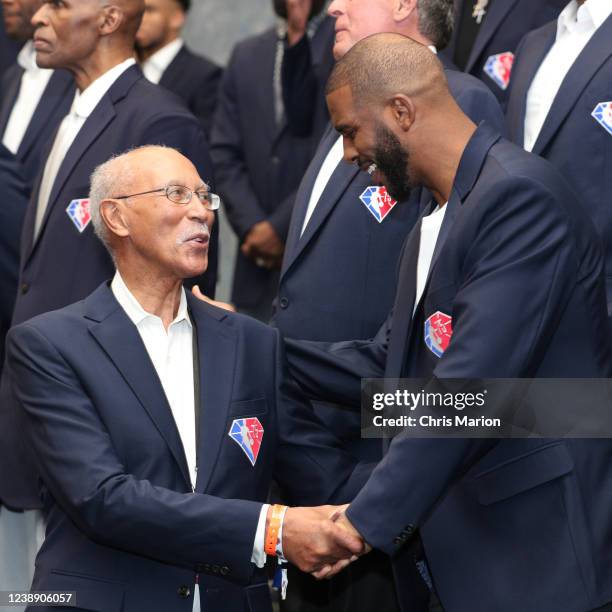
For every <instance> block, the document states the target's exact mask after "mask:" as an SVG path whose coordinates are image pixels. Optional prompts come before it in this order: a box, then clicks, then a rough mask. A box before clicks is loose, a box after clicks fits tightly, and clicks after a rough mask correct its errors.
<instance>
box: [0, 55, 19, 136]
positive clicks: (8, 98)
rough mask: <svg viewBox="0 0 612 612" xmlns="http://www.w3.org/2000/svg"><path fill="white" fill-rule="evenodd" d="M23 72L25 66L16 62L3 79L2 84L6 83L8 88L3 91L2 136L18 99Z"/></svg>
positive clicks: (0, 115) (0, 118) (0, 130)
mask: <svg viewBox="0 0 612 612" xmlns="http://www.w3.org/2000/svg"><path fill="white" fill-rule="evenodd" d="M23 73H24V70H23V68H22V67H21V66H19V64H16V65H15V66H13V67H12V68H9V70H7V72H6V73H5V75H4V78H3V79H2V84H3V85H4V84H5V83H6V90H5V91H4V92H3V93H2V106H0V136H2V135H4V132H5V130H6V125H7V123H8V120H9V118H10V116H11V111H12V110H13V106H14V105H15V102H16V100H17V95H18V94H19V87H20V86H21V77H22V76H23Z"/></svg>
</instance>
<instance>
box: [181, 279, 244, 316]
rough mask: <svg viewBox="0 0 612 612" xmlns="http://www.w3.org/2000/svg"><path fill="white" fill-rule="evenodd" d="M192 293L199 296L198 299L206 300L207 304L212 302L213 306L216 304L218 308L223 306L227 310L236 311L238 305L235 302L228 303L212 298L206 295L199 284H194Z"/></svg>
mask: <svg viewBox="0 0 612 612" xmlns="http://www.w3.org/2000/svg"><path fill="white" fill-rule="evenodd" d="M191 293H192V294H193V295H194V297H197V298H198V300H201V301H202V302H206V303H207V304H211V305H212V306H216V307H217V308H221V309H223V310H227V311H229V312H236V307H235V306H234V305H233V304H228V303H227V302H218V301H217V300H211V299H210V298H209V297H206V296H205V295H204V294H203V293H202V292H201V291H200V288H199V287H198V286H197V285H194V286H193V288H192V289H191Z"/></svg>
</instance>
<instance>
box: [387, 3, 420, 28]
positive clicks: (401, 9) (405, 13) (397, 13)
mask: <svg viewBox="0 0 612 612" xmlns="http://www.w3.org/2000/svg"><path fill="white" fill-rule="evenodd" d="M416 8H417V0H393V21H394V22H395V23H400V22H402V21H404V20H405V19H408V17H410V16H411V15H413V14H415V15H416Z"/></svg>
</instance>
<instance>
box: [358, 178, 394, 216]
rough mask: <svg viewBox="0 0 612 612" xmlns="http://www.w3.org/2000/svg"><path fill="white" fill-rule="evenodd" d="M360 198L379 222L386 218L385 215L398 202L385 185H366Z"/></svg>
mask: <svg viewBox="0 0 612 612" xmlns="http://www.w3.org/2000/svg"><path fill="white" fill-rule="evenodd" d="M359 199H360V200H361V201H362V202H363V203H364V204H365V206H366V208H367V209H368V210H369V211H370V212H371V213H372V216H373V217H374V218H375V219H376V220H377V221H378V222H379V223H382V222H383V221H384V220H385V217H386V216H387V215H388V214H389V213H390V212H391V210H392V209H393V207H394V206H395V205H396V204H397V200H394V199H393V198H392V197H391V196H390V195H389V193H388V192H387V188H386V187H383V186H374V185H373V186H371V187H366V190H365V191H364V192H363V193H362V194H361V195H360V196H359Z"/></svg>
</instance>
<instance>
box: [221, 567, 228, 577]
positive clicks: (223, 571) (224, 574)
mask: <svg viewBox="0 0 612 612" xmlns="http://www.w3.org/2000/svg"><path fill="white" fill-rule="evenodd" d="M220 571H221V575H222V576H227V575H228V574H229V573H230V568H229V567H227V565H224V566H223V567H222V568H221V570H220Z"/></svg>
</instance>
